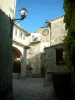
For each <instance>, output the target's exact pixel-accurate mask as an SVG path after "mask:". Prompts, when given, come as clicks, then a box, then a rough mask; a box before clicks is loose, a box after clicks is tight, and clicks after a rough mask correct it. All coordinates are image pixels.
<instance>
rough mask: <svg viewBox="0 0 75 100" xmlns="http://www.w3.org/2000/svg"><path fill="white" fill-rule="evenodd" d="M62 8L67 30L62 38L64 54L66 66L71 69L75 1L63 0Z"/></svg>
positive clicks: (73, 52)
mask: <svg viewBox="0 0 75 100" xmlns="http://www.w3.org/2000/svg"><path fill="white" fill-rule="evenodd" d="M63 8H64V11H65V15H64V22H65V23H66V29H67V30H68V32H67V36H66V37H65V39H64V47H65V56H66V63H67V66H68V67H69V69H71V67H72V65H73V62H72V59H73V57H74V58H75V3H74V2H72V1H71V0H64V5H63ZM73 66H74V65H73Z"/></svg>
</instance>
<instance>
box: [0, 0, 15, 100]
mask: <svg viewBox="0 0 75 100" xmlns="http://www.w3.org/2000/svg"><path fill="white" fill-rule="evenodd" d="M15 7H16V0H0V100H3V99H4V100H12V38H11V37H10V34H11V21H10V19H13V18H14V15H15Z"/></svg>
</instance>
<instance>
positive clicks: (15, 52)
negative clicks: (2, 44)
mask: <svg viewBox="0 0 75 100" xmlns="http://www.w3.org/2000/svg"><path fill="white" fill-rule="evenodd" d="M21 56H22V53H21V51H20V50H19V49H18V48H17V47H14V46H12V59H13V60H14V59H16V58H21Z"/></svg>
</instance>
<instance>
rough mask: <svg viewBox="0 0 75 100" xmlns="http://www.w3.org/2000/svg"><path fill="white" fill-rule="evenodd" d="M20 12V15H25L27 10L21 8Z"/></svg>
mask: <svg viewBox="0 0 75 100" xmlns="http://www.w3.org/2000/svg"><path fill="white" fill-rule="evenodd" d="M20 13H21V16H26V15H27V10H26V9H24V8H22V9H21V10H20Z"/></svg>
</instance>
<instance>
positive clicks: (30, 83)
mask: <svg viewBox="0 0 75 100" xmlns="http://www.w3.org/2000/svg"><path fill="white" fill-rule="evenodd" d="M52 93H53V87H52V83H51V84H49V85H48V86H46V87H44V86H43V79H42V78H26V79H13V96H14V100H56V98H54V97H52Z"/></svg>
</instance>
